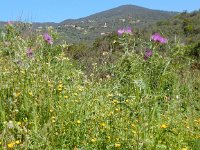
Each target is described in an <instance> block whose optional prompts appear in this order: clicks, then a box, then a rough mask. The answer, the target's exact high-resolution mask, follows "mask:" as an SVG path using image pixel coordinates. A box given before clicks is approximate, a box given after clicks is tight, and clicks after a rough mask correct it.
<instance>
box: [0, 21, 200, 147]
mask: <svg viewBox="0 0 200 150" xmlns="http://www.w3.org/2000/svg"><path fill="white" fill-rule="evenodd" d="M23 31H24V30H23V28H22V26H17V25H15V24H12V23H11V22H10V23H8V24H7V25H6V26H5V28H4V29H3V30H2V31H1V33H0V79H1V80H0V147H1V149H52V150H54V149H74V150H80V149H130V150H132V149H138V150H139V149H147V150H149V149H152V150H156V149H157V150H168V149H177V150H190V149H194V150H198V149H199V148H200V111H199V110H200V101H199V100H200V95H199V93H200V89H199V87H200V71H199V69H198V68H196V67H194V66H196V64H198V59H196V58H194V57H191V56H190V55H189V54H188V49H189V50H191V51H193V48H194V47H189V46H188V45H184V44H182V43H181V42H179V40H174V39H171V38H170V36H167V35H165V34H161V33H155V34H154V33H151V34H149V37H150V38H148V39H147V38H145V36H143V35H142V34H140V32H137V30H134V29H133V30H132V29H131V28H121V29H120V30H118V35H116V34H113V35H109V37H105V38H104V39H101V40H96V42H95V43H94V44H93V47H94V48H96V49H88V47H86V46H85V45H84V44H82V45H70V44H68V43H67V42H64V41H59V39H57V38H58V37H59V36H58V34H57V33H56V32H54V29H53V28H48V30H47V31H46V32H41V31H38V32H37V33H36V32H35V33H32V32H31V31H30V32H29V31H28V30H26V33H24V32H23ZM57 41H59V42H57ZM103 43H107V44H103ZM104 46H105V47H104ZM107 46H108V47H107Z"/></svg>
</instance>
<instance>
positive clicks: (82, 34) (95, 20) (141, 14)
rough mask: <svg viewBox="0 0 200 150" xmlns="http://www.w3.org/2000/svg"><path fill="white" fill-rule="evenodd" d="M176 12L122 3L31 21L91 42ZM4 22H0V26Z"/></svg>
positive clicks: (65, 36) (71, 38)
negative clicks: (71, 15) (88, 12)
mask: <svg viewBox="0 0 200 150" xmlns="http://www.w3.org/2000/svg"><path fill="white" fill-rule="evenodd" d="M176 14H177V12H168V11H160V10H151V9H148V8H143V7H139V6H135V5H123V6H120V7H117V8H113V9H110V10H106V11H103V12H99V13H96V14H93V15H91V16H87V17H84V18H80V19H67V20H64V21H62V22H60V23H54V22H45V23H39V22H35V23H32V25H33V28H34V29H40V30H41V29H42V30H45V27H46V26H53V27H54V28H56V29H57V30H58V32H59V33H61V36H62V39H64V40H67V41H68V42H72V43H74V42H82V41H86V42H89V43H91V41H94V40H95V39H96V38H99V37H101V36H105V35H108V34H110V33H111V32H113V31H116V30H117V29H118V28H121V27H124V26H131V27H139V28H143V27H146V26H148V25H150V24H153V23H156V22H158V21H161V20H166V19H169V18H171V17H172V16H174V15H176ZM4 24H5V22H0V27H1V26H3V25H4Z"/></svg>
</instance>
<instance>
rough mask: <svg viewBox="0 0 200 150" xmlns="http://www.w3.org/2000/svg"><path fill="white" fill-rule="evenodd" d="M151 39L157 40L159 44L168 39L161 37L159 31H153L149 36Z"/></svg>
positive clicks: (164, 42)
mask: <svg viewBox="0 0 200 150" xmlns="http://www.w3.org/2000/svg"><path fill="white" fill-rule="evenodd" d="M151 40H153V41H154V42H159V43H161V44H166V43H167V42H168V40H167V39H166V38H164V37H162V36H161V35H160V34H159V33H155V34H153V35H152V36H151Z"/></svg>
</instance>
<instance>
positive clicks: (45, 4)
mask: <svg viewBox="0 0 200 150" xmlns="http://www.w3.org/2000/svg"><path fill="white" fill-rule="evenodd" d="M126 4H132V5H137V6H142V7H146V8H150V9H157V10H167V11H178V12H183V11H185V10H187V11H188V12H191V11H194V10H199V9H200V0H2V2H1V5H0V21H15V20H19V21H27V22H61V21H63V20H65V19H77V18H81V17H86V16H89V15H91V14H94V13H97V12H101V11H104V10H108V9H111V8H115V7H118V6H121V5H126Z"/></svg>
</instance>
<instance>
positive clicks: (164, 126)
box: [160, 124, 168, 129]
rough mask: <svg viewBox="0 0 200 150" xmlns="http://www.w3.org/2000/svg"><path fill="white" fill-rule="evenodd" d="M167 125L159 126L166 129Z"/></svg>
mask: <svg viewBox="0 0 200 150" xmlns="http://www.w3.org/2000/svg"><path fill="white" fill-rule="evenodd" d="M167 127H168V126H167V125H166V124H162V125H161V126H160V128H161V129H166V128H167Z"/></svg>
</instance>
